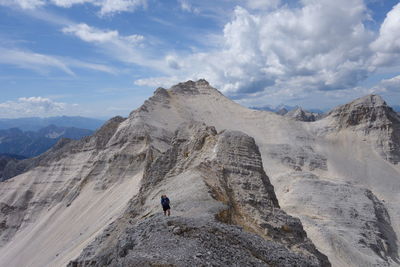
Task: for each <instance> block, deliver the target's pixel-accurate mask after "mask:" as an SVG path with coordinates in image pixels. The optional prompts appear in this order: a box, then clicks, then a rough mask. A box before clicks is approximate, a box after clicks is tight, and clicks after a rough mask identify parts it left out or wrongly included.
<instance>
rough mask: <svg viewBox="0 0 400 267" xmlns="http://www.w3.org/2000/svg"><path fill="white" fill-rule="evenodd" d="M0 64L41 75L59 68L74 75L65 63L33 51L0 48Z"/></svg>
mask: <svg viewBox="0 0 400 267" xmlns="http://www.w3.org/2000/svg"><path fill="white" fill-rule="evenodd" d="M0 64H9V65H14V66H18V67H20V68H23V69H31V70H34V71H37V72H40V73H47V72H50V71H51V69H53V68H57V69H59V70H61V71H63V72H65V73H67V74H69V75H74V73H73V72H72V70H71V69H70V68H69V66H67V65H66V64H65V63H64V62H63V61H61V60H59V59H57V58H55V57H53V56H48V55H43V54H38V53H34V52H31V51H22V50H17V49H7V48H2V47H0Z"/></svg>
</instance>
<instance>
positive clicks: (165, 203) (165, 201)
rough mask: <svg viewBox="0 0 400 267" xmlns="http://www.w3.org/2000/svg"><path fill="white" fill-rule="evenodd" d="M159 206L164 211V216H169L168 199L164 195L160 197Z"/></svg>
mask: <svg viewBox="0 0 400 267" xmlns="http://www.w3.org/2000/svg"><path fill="white" fill-rule="evenodd" d="M161 206H162V208H163V211H164V215H167V214H168V216H169V215H171V207H170V206H169V198H167V196H166V195H162V196H161Z"/></svg>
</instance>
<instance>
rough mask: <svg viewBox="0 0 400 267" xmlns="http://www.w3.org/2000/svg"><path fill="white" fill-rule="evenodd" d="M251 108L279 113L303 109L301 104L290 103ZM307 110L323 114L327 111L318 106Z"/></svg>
mask: <svg viewBox="0 0 400 267" xmlns="http://www.w3.org/2000/svg"><path fill="white" fill-rule="evenodd" d="M249 108H250V109H255V110H265V111H271V112H275V113H277V114H279V115H284V114H286V113H288V112H289V111H292V110H296V109H302V108H301V107H300V106H288V105H284V104H281V105H278V106H276V107H273V106H268V105H266V106H260V107H249ZM307 111H308V112H311V113H318V114H323V113H324V112H325V111H323V110H321V109H317V108H310V109H307Z"/></svg>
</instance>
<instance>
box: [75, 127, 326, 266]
mask: <svg viewBox="0 0 400 267" xmlns="http://www.w3.org/2000/svg"><path fill="white" fill-rule="evenodd" d="M151 155H152V156H151V157H150V159H148V160H147V163H146V169H145V173H144V177H143V180H142V186H141V189H140V193H139V195H138V196H137V197H136V198H134V199H133V201H131V205H130V207H129V208H128V209H129V212H127V213H126V215H128V216H126V215H125V216H124V217H122V218H120V219H118V220H117V221H116V222H115V223H114V224H113V225H110V227H109V228H108V229H107V230H106V231H105V232H104V234H103V235H101V236H100V237H98V238H97V239H96V240H95V241H94V242H93V243H92V244H91V245H90V246H88V247H87V248H86V249H85V250H84V251H83V253H82V254H81V256H80V257H79V258H78V259H77V260H74V261H71V262H70V263H69V266H86V265H91V266H105V265H111V266H121V265H123V266H133V265H145V266H147V265H149V266H152V265H163V264H172V265H176V266H192V265H198V264H204V265H210V264H212V265H218V266H220V265H230V264H232V263H233V262H235V264H238V265H240V266H265V265H277V266H293V265H298V266H329V265H330V264H329V262H328V260H327V258H326V257H325V256H324V255H322V254H321V253H319V252H318V251H317V250H316V249H315V247H314V246H313V245H312V243H311V242H310V241H309V240H308V239H307V236H306V233H305V232H304V230H303V229H302V226H301V223H300V221H299V220H298V219H295V218H293V217H291V216H288V215H287V214H286V213H285V212H283V211H282V210H281V209H280V208H279V205H278V201H277V199H276V196H275V193H274V190H273V186H272V185H271V184H270V181H269V179H268V177H267V176H266V174H265V172H264V169H263V166H262V163H261V156H260V154H259V151H258V148H257V146H256V144H255V142H254V139H252V138H250V137H249V136H247V135H245V134H243V133H240V132H223V133H221V134H217V132H216V131H215V129H214V128H210V127H207V126H205V125H202V124H191V125H188V126H183V127H181V128H180V129H179V130H178V131H177V132H176V133H175V137H174V138H173V139H172V147H171V148H170V149H169V150H167V151H165V152H164V153H162V154H159V155H158V156H155V155H154V154H153V153H152V154H151ZM177 177H179V179H177ZM184 180H187V181H184ZM194 180H196V181H194ZM192 181H193V183H194V184H195V185H196V189H198V190H201V189H202V188H208V189H209V192H210V194H204V192H202V193H201V194H199V193H197V192H194V191H190V192H186V194H188V193H190V194H191V196H190V197H187V196H185V197H186V198H184V199H182V197H180V196H179V195H178V194H176V196H174V198H173V199H174V200H175V201H176V202H178V203H177V204H176V206H174V209H173V212H176V213H178V214H177V216H174V217H172V218H171V219H170V218H163V217H162V216H161V215H156V214H154V213H152V212H149V211H151V210H153V209H156V208H157V207H155V206H154V204H155V203H154V199H157V197H158V196H159V194H158V193H159V191H160V187H161V188H162V187H163V186H171V184H174V183H175V182H178V183H187V182H192ZM168 184H169V185H168ZM197 185H198V187H197ZM185 189H187V190H192V189H191V188H185ZM179 190H182V188H180V189H179ZM168 192H169V194H171V195H174V194H175V193H176V189H175V190H172V189H169V190H168ZM171 199H172V198H171ZM157 205H158V203H157ZM175 210H176V211H175ZM143 218H145V219H143ZM238 226H239V227H238ZM243 229H245V230H247V231H244V230H243ZM118 233H122V234H119V236H116V234H118ZM256 233H257V234H258V235H257V234H256ZM260 236H261V237H264V238H265V239H263V238H261V237H260ZM267 240H268V241H267ZM232 244H235V246H232ZM289 248H290V249H289Z"/></svg>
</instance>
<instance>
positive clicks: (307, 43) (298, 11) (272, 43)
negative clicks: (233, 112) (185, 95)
mask: <svg viewBox="0 0 400 267" xmlns="http://www.w3.org/2000/svg"><path fill="white" fill-rule="evenodd" d="M303 3H304V5H303V6H301V7H298V8H289V7H287V6H283V7H281V8H279V9H276V10H272V11H265V12H257V14H251V13H250V12H249V11H248V10H246V9H244V8H241V7H237V8H236V9H235V12H234V17H233V19H232V21H231V22H229V23H227V24H226V25H225V27H224V31H223V43H222V44H221V47H222V48H221V49H216V50H214V51H210V52H204V53H193V54H189V55H188V54H184V55H183V54H181V55H178V56H177V55H173V57H171V56H169V55H168V56H166V57H165V58H166V61H167V66H169V68H168V72H166V74H167V75H166V77H168V75H171V76H176V77H180V78H181V79H182V80H183V79H186V78H201V77H204V78H207V79H208V80H210V82H212V84H214V85H215V86H216V87H218V88H220V89H222V90H223V91H224V92H225V93H229V94H230V95H231V96H235V95H236V96H237V97H240V96H245V95H251V94H254V93H256V92H264V91H265V94H271V93H274V92H276V91H279V90H283V89H287V90H286V91H288V90H289V91H291V92H293V95H294V94H296V92H298V91H302V90H305V89H306V90H308V91H315V90H336V89H343V88H351V87H354V86H355V85H356V84H357V82H359V81H360V80H363V79H365V77H367V75H368V74H369V72H370V70H369V67H370V66H369V65H368V64H367V62H368V61H369V60H370V58H371V55H372V53H373V52H372V51H371V50H370V49H369V46H368V45H369V44H370V43H371V41H372V40H373V37H374V35H373V33H372V32H370V31H368V30H367V29H366V28H365V27H364V24H363V22H364V21H365V20H366V19H367V18H368V14H367V9H366V6H365V4H364V2H363V1H362V0H352V1H347V0H338V1H335V2H332V1H330V0H322V1H303ZM171 58H173V61H171ZM171 62H179V66H180V67H179V68H176V64H171ZM174 69H175V70H174ZM158 79H160V78H158ZM141 83H144V81H143V79H142V80H141Z"/></svg>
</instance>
